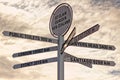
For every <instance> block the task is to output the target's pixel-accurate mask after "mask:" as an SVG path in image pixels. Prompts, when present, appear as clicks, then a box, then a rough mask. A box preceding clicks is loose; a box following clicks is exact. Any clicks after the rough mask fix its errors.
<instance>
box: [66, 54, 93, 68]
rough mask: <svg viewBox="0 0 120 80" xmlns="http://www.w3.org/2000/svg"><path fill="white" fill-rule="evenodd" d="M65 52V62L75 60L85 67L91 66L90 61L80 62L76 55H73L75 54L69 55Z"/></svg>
mask: <svg viewBox="0 0 120 80" xmlns="http://www.w3.org/2000/svg"><path fill="white" fill-rule="evenodd" d="M64 54H65V56H64V57H65V58H64V59H65V61H66V62H75V63H80V64H82V65H84V66H86V67H89V68H92V63H90V62H87V61H86V62H80V61H77V59H78V58H77V57H75V56H73V55H70V54H68V53H64Z"/></svg>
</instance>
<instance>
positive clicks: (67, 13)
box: [49, 3, 73, 37]
mask: <svg viewBox="0 0 120 80" xmlns="http://www.w3.org/2000/svg"><path fill="white" fill-rule="evenodd" d="M72 18H73V11H72V8H71V6H70V5H69V4H67V3H62V4H60V5H58V6H57V7H56V8H55V10H54V11H53V13H52V15H51V18H50V23H49V28H50V32H51V34H52V35H53V36H54V37H58V36H60V35H65V33H66V32H67V31H68V30H69V28H70V26H71V24H72Z"/></svg>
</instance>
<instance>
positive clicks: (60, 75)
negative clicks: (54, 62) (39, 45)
mask: <svg viewBox="0 0 120 80" xmlns="http://www.w3.org/2000/svg"><path fill="white" fill-rule="evenodd" d="M63 43H64V37H63V36H59V37H58V80H64V54H61V48H62V44H63Z"/></svg>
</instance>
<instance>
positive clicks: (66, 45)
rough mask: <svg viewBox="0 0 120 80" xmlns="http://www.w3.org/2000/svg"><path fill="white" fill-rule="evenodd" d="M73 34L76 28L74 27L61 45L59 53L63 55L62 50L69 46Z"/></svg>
mask: <svg viewBox="0 0 120 80" xmlns="http://www.w3.org/2000/svg"><path fill="white" fill-rule="evenodd" d="M75 33H76V28H75V27H74V29H73V30H72V32H71V33H70V35H69V37H68V38H67V40H66V41H65V42H64V43H63V45H62V50H61V53H63V52H64V50H65V49H66V48H67V47H68V45H69V44H70V41H71V40H72V39H73V37H74V35H75Z"/></svg>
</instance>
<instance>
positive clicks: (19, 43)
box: [0, 0, 120, 80]
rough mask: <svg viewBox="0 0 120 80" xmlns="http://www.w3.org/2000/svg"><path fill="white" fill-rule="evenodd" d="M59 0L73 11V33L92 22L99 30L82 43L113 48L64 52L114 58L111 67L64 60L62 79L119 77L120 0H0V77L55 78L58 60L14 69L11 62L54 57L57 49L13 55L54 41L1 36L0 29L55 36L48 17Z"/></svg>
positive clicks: (23, 79) (112, 79)
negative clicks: (18, 55) (84, 64)
mask: <svg viewBox="0 0 120 80" xmlns="http://www.w3.org/2000/svg"><path fill="white" fill-rule="evenodd" d="M61 3H68V4H70V5H71V7H72V10H73V21H72V25H71V27H70V30H69V31H68V32H67V34H66V35H65V36H64V37H65V39H67V37H68V35H69V34H70V32H71V31H72V29H73V27H76V35H77V34H80V33H82V32H83V31H85V30H87V29H89V28H90V27H92V26H94V25H95V24H99V25H100V29H99V31H97V32H95V33H93V34H92V35H90V36H87V37H86V38H84V39H82V40H81V42H90V43H99V44H108V45H114V46H115V47H116V50H115V51H109V50H101V49H92V48H91V49H90V48H83V47H72V46H69V47H68V48H67V49H66V50H65V52H67V53H69V54H71V55H74V56H77V57H80V58H90V59H99V60H110V61H114V62H115V63H116V65H115V66H114V67H110V66H101V65H93V68H88V67H86V66H83V65H81V64H77V63H67V62H65V80H119V79H120V43H119V42H120V39H119V37H120V34H119V32H120V0H0V80H47V79H49V80H57V62H54V63H48V64H44V65H37V66H31V67H26V68H21V69H15V70H14V69H13V68H12V67H13V65H15V64H18V63H22V62H29V61H34V60H41V59H45V58H51V57H56V56H57V51H54V52H47V53H42V54H36V55H30V56H25V57H20V58H13V57H12V54H14V53H17V52H22V51H28V50H34V49H40V48H45V47H50V46H55V45H56V44H52V43H47V42H41V41H33V40H27V39H20V38H12V37H7V36H3V34H2V32H3V31H5V30H7V31H14V32H19V33H25V34H31V35H38V36H44V37H49V38H54V37H53V36H52V35H51V33H50V30H49V21H50V16H51V14H52V12H53V10H54V9H55V8H56V7H57V6H58V5H59V4H61Z"/></svg>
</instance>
